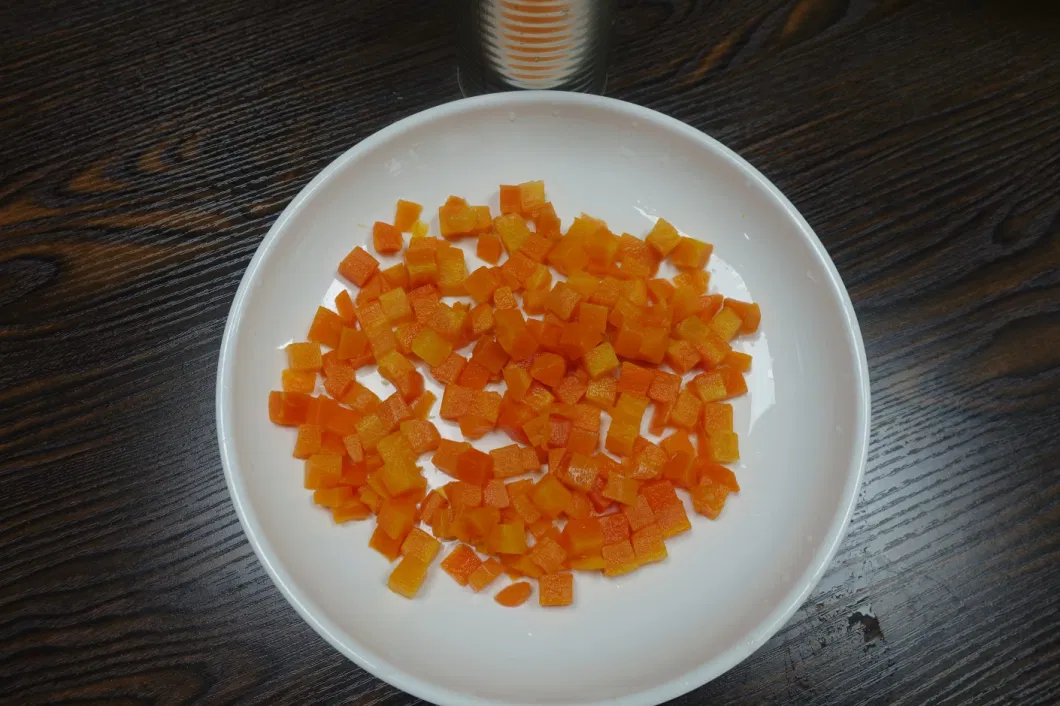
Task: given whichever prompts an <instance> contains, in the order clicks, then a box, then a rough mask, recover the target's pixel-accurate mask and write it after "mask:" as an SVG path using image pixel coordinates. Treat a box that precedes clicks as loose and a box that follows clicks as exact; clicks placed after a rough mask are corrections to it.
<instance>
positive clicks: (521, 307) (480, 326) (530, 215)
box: [269, 181, 760, 606]
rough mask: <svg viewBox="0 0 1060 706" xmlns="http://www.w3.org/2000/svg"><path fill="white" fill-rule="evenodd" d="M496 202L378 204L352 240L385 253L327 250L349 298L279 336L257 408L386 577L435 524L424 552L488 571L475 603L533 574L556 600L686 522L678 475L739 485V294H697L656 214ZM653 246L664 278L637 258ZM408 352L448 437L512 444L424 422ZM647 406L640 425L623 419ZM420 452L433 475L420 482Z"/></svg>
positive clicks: (416, 575) (693, 269)
mask: <svg viewBox="0 0 1060 706" xmlns="http://www.w3.org/2000/svg"><path fill="white" fill-rule="evenodd" d="M500 211H501V213H500V215H499V216H496V217H493V215H492V214H491V213H490V209H489V207H488V206H470V205H468V203H467V202H466V201H464V200H463V199H461V198H456V197H450V198H449V200H448V201H446V202H445V204H444V205H443V206H442V207H441V208H439V209H438V220H439V226H440V230H441V236H442V237H441V238H436V237H431V236H430V235H428V227H427V226H426V225H425V224H424V223H423V221H421V220H420V215H421V212H422V209H421V207H420V206H419V205H418V204H415V203H412V202H408V201H399V202H398V204H397V211H396V214H395V218H394V223H393V224H388V223H376V224H375V225H374V227H373V229H372V238H373V246H374V250H375V251H376V252H377V253H378V254H380V255H384V256H392V257H399V258H400V261H399V262H396V264H393V265H392V266H389V267H385V268H384V267H381V265H380V263H379V261H378V260H377V259H376V258H375V257H374V256H373V255H371V254H370V253H369V252H367V251H366V250H365V249H364V248H361V247H357V248H354V249H353V251H352V252H350V254H349V255H347V256H346V258H345V259H344V260H342V262H341V263H339V267H338V270H339V273H340V274H341V275H342V277H344V278H345V279H346V280H349V282H351V283H352V284H354V285H356V287H357V290H356V294H355V295H351V293H350V292H349V291H347V290H345V289H344V290H343V291H342V292H341V293H340V294H339V295H338V296H337V297H336V299H335V302H334V310H332V309H329V308H325V307H320V308H319V309H318V310H317V312H316V316H315V318H314V319H313V322H312V325H311V326H310V328H309V335H308V337H307V338H308V340H307V341H306V342H301V343H291V344H290V345H288V346H287V351H286V352H287V359H288V367H287V369H286V370H284V371H283V381H282V382H283V385H282V386H283V390H282V391H274V392H272V393H271V394H270V396H269V416H270V418H271V419H272V421H273V422H275V423H277V424H282V425H285V426H294V427H297V441H296V442H295V448H294V456H295V457H296V458H299V459H304V460H305V476H304V485H305V487H306V488H307V489H309V490H312V491H313V500H314V501H315V502H316V503H317V504H318V505H321V506H323V507H325V508H328V509H329V510H330V511H331V514H332V516H333V518H334V521H335V522H339V523H341V522H346V521H350V520H366V519H369V518H371V517H373V516H374V517H375V520H376V527H375V530H374V533H373V534H372V538H371V541H370V543H369V546H371V547H372V548H373V549H375V550H376V551H377V552H379V553H380V554H382V555H383V556H384V557H386V558H387V559H388V560H389V561H391V562H393V561H396V560H398V559H400V562H399V563H398V564H397V566H396V567H394V569H393V571H392V573H391V574H390V579H389V586H390V588H391V589H392V590H393V591H395V592H396V593H399V594H401V595H403V596H406V597H408V598H412V597H413V596H414V595H415V594H416V592H417V590H418V589H419V587H420V585H421V584H422V582H423V580H424V578H425V577H426V575H427V571H428V568H429V566H430V565H431V564H432V562H433V561H434V560H435V557H436V556H437V554H438V553H439V550H440V549H441V542H442V541H446V542H448V541H451V540H452V541H455V542H456V543H455V545H454V546H453V547H452V548H451V549H450V550H448V553H447V555H446V557H445V559H444V560H443V561H442V562H441V567H442V569H443V570H444V571H446V572H447V573H448V574H449V575H450V576H452V577H453V579H455V580H456V581H457V582H458V583H459V584H461V585H462V586H470V587H471V588H472V589H473V590H474V591H476V592H477V591H482V590H484V589H486V588H487V587H488V586H490V585H491V584H493V582H494V581H496V580H497V579H498V578H499V577H500V576H501V575H502V574H506V575H507V576H508V577H510V578H511V579H512V581H513V582H512V583H511V584H510V585H508V586H507V587H505V588H504V589H502V590H501V591H499V592H498V593H497V594H496V596H495V600H496V601H497V602H498V603H500V604H501V605H505V606H517V605H520V604H522V603H523V602H525V601H526V600H527V599H528V598H529V596H530V595H531V593H532V592H533V588H532V586H531V585H530V583H528V582H527V581H526V579H537V582H538V597H539V602H540V604H541V605H543V606H562V605H569V604H570V603H571V602H572V601H573V595H574V593H573V575H572V573H571V572H572V571H590V572H602V573H603V574H604V575H606V576H618V575H620V574H625V573H628V572H631V571H634V570H636V569H638V568H640V567H642V566H644V565H646V564H650V563H652V562H658V561H661V560H663V559H665V558H666V556H667V552H666V543H665V540H666V539H669V538H671V537H673V536H675V535H678V534H680V533H682V532H687V531H689V530H690V529H691V524H690V522H689V519H688V516H687V514H686V511H685V505H684V503H683V502H682V500H681V499H680V497H679V496H678V494H677V492H676V491H677V489H681V490H683V491H687V492H688V493H689V494H690V496H691V501H692V506H693V508H694V509H695V511H696V512H697V513H699V514H701V515H705V516H706V517H709V518H711V519H715V518H717V517H718V514H719V513H720V512H721V510H722V507H723V506H724V504H725V500H726V497H727V496H728V494H729V493H731V492H736V491H738V490H739V485H738V484H737V482H736V477H735V476H734V474H733V472H732V471H731V470H730V469H728V468H726V466H724V465H723V464H729V463H732V462H735V461H737V460H738V458H739V451H738V440H737V435H736V433H735V432H734V431H733V412H732V407H731V405H730V404H728V403H727V402H726V401H725V400H728V399H730V398H732V397H736V396H739V395H742V394H744V393H745V392H746V391H747V386H746V384H745V380H744V374H745V373H746V372H747V371H748V370H749V369H750V365H751V358H750V356H749V355H746V354H744V353H739V352H736V351H734V350H733V349H732V347H731V345H730V343H731V341H732V340H733V339H734V338H735V337H737V336H739V335H743V334H752V333H754V332H755V331H756V330H757V328H758V324H759V319H760V311H759V308H758V305H756V304H751V303H747V302H742V301H737V300H733V299H727V298H724V297H722V296H721V295H719V294H708V284H709V275H708V273H707V272H706V271H705V269H704V268H705V266H706V264H707V260H708V259H709V258H710V255H711V249H712V246H710V245H708V244H706V243H704V242H701V241H698V240H694V239H692V238H688V237H684V236H682V235H680V234H679V233H678V231H677V230H676V229H675V228H674V227H673V226H672V225H670V224H669V223H667V222H666V221H665V220H663V219H659V220H658V221H657V222H656V223H655V225H654V227H653V228H652V229H651V232H649V233H648V234H647V236H646V237H645V238H644V239H643V240H642V239H640V238H637V237H635V236H633V235H629V234H622V235H615V234H614V233H612V232H611V231H610V230H608V228H607V225H606V224H605V223H604V222H603V221H600V220H597V219H595V218H591V217H589V216H586V215H581V216H579V217H577V218H575V219H574V220H573V222H572V223H571V224H570V226H569V227H568V228H567V230H566V232H564V231H563V230H562V228H561V223H560V219H559V218H558V217H557V215H556V212H555V210H554V208H553V207H552V204H551V203H550V202H548V201H547V200H546V198H545V188H544V184H543V183H542V182H540V181H537V182H528V183H525V184H520V185H518V186H501V187H500ZM406 233H411V235H410V237H409V238H408V240H407V243H406V236H405V234H406ZM463 238H475V239H477V243H476V245H477V248H476V254H477V256H478V258H480V259H481V260H483V261H485V262H486V263H487V265H484V266H482V267H478V268H477V269H475V270H474V271H471V272H469V271H468V267H467V263H466V261H465V258H464V251H463V250H462V249H461V248H459V247H455V246H454V245H452V244H451V243H452V241H455V240H458V239H463ZM505 256H506V257H505ZM502 257H505V259H504V262H503V264H500V265H499V266H498V263H499V262H500V260H501V258H502ZM664 260H668V261H669V262H670V263H671V264H672V265H673V266H675V267H676V270H677V272H678V274H677V275H676V276H674V277H673V278H671V279H665V278H660V277H658V276H657V275H658V270H659V267H660V264H661V263H662V262H663V261H664ZM553 271H556V272H558V273H559V274H560V275H562V277H563V279H559V278H557V279H556V281H553ZM469 347H470V353H468V352H467V349H468V348H469ZM461 351H464V353H461ZM372 365H376V366H378V370H379V372H380V374H381V375H382V376H383V377H384V378H385V379H386V380H388V381H389V382H390V383H392V384H393V386H394V392H393V394H391V395H390V396H388V397H386V399H380V398H379V396H378V395H377V394H376V393H375V392H373V391H372V390H369V389H368V388H367V387H365V386H364V385H362V384H361V383H360V382H358V380H357V373H358V371H359V370H361V369H362V368H365V367H366V366H372ZM421 369H426V370H427V371H428V374H429V375H430V376H431V377H432V378H434V380H436V381H437V382H438V383H439V384H441V385H442V386H444V387H443V390H444V391H443V393H442V399H441V407H440V410H439V416H440V417H441V418H442V419H444V420H448V421H450V422H453V423H455V424H457V425H459V430H460V433H461V435H462V436H463V437H464V438H465V439H468V440H474V439H478V438H480V437H482V436H484V435H485V434H487V433H488V432H492V431H494V430H499V431H502V432H504V433H505V434H507V436H508V437H510V439H511V441H512V442H513V443H511V444H510V445H507V446H502V447H500V448H494V449H492V450H490V451H489V452H484V451H481V450H479V449H477V448H475V447H474V446H473V445H472V443H470V441H467V440H464V441H454V440H451V439H446V438H442V436H441V434H440V433H439V431H438V428H437V427H436V426H435V425H434V424H433V423H432V422H430V421H428V419H429V418H430V415H431V409H432V407H433V405H434V404H435V402H436V398H435V395H434V394H432V393H431V392H430V391H426V390H425V389H424V377H423V373H422V372H420V370H421ZM318 378H322V391H318V387H320V386H318ZM318 392H319V393H318ZM602 413H603V414H606V415H607V417H608V418H609V420H610V423H609V424H608V425H607V427H606V429H607V431H606V434H604V433H602V431H601V430H602V429H603V425H602V421H603V420H602ZM646 414H648V415H650V417H649V424H648V429H649V436H651V437H653V438H657V439H658V442H655V441H651V440H649V438H647V437H645V436H643V435H641V428H642V422H643V420H644V417H645V415H646ZM601 437H603V438H601ZM601 447H602V448H601ZM425 454H433V456H432V457H431V459H430V460H431V462H432V463H433V464H434V465H435V466H436V467H437V468H438V469H440V470H441V471H443V472H444V473H445V474H447V475H448V476H450V477H451V478H452V480H451V482H448V483H446V484H444V485H442V486H441V487H438V488H433V489H431V488H428V484H427V481H426V479H425V478H424V476H423V473H422V467H421V466H420V465H418V464H419V463H420V459H421V457H422V456H424V455H425ZM543 468H544V470H543Z"/></svg>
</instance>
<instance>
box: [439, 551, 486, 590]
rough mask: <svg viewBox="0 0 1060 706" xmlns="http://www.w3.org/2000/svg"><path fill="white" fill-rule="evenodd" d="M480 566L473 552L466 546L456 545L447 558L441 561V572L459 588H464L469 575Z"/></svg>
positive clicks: (480, 562)
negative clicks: (450, 578)
mask: <svg viewBox="0 0 1060 706" xmlns="http://www.w3.org/2000/svg"><path fill="white" fill-rule="evenodd" d="M481 565H482V560H481V559H479V558H478V555H477V554H476V553H475V550H474V549H472V548H471V547H469V546H467V545H466V544H458V545H457V546H456V548H455V549H453V551H451V552H450V553H449V556H447V557H445V559H443V560H442V570H443V571H445V573H447V574H449V575H450V576H452V577H453V580H454V581H456V582H457V583H458V584H460V585H461V586H466V585H467V582H468V580H469V579H470V578H471V574H473V573H474V572H475V570H476V569H478V567H479V566H481Z"/></svg>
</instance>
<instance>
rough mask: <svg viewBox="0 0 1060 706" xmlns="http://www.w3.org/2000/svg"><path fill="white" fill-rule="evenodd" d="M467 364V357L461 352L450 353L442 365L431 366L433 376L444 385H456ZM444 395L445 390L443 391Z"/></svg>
mask: <svg viewBox="0 0 1060 706" xmlns="http://www.w3.org/2000/svg"><path fill="white" fill-rule="evenodd" d="M466 364H467V358H465V357H464V356H462V355H460V354H459V353H450V354H449V355H448V356H446V358H445V360H443V361H442V363H441V365H438V366H437V367H433V368H431V377H433V378H434V379H435V380H437V381H438V382H440V383H442V384H443V385H455V384H456V383H457V380H459V379H460V373H461V372H463V370H464V366H465V365H466ZM443 397H444V392H443Z"/></svg>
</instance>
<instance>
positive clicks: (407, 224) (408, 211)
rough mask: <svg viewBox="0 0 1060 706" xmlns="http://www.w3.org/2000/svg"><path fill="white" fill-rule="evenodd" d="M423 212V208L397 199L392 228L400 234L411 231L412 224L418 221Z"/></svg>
mask: <svg viewBox="0 0 1060 706" xmlns="http://www.w3.org/2000/svg"><path fill="white" fill-rule="evenodd" d="M422 212H423V206H421V205H419V204H418V203H415V202H413V201H406V200H405V199H398V202H397V210H396V211H395V213H394V227H395V228H397V229H398V231H400V232H402V233H408V232H410V231H411V230H412V224H413V223H415V222H416V221H418V220H419V218H420V214H421V213H422Z"/></svg>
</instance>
